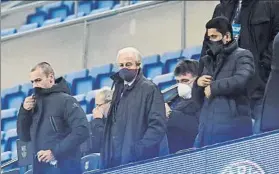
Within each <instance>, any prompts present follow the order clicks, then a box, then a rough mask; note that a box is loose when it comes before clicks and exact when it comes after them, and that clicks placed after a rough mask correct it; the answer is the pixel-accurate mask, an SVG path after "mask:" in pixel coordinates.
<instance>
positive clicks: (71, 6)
mask: <svg viewBox="0 0 279 174" xmlns="http://www.w3.org/2000/svg"><path fill="white" fill-rule="evenodd" d="M63 4H64V5H66V6H67V7H68V9H69V12H70V14H73V13H74V9H75V3H74V1H63Z"/></svg>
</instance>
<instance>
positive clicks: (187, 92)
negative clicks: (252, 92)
mask: <svg viewBox="0 0 279 174" xmlns="http://www.w3.org/2000/svg"><path fill="white" fill-rule="evenodd" d="M177 90H178V95H179V97H182V98H184V99H189V98H191V97H192V94H191V93H192V88H191V87H190V86H189V85H187V84H184V83H178V86H177Z"/></svg>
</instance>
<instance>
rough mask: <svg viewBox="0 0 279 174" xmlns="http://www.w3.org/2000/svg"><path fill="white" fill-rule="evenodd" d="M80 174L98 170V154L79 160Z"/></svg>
mask: <svg viewBox="0 0 279 174" xmlns="http://www.w3.org/2000/svg"><path fill="white" fill-rule="evenodd" d="M81 167H82V172H86V171H90V170H95V169H99V168H100V154H99V153H93V154H90V155H86V156H84V157H82V158H81Z"/></svg>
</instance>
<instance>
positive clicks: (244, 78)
mask: <svg viewBox="0 0 279 174" xmlns="http://www.w3.org/2000/svg"><path fill="white" fill-rule="evenodd" d="M200 61H202V63H201V65H203V66H204V67H203V68H200V69H201V70H202V71H201V73H200V74H199V76H202V75H211V76H212V77H213V81H212V83H211V85H210V88H211V96H210V97H209V99H208V98H206V97H205V96H204V88H202V87H199V86H197V81H195V83H194V87H193V97H194V99H196V100H197V101H200V102H201V103H200V104H201V106H202V109H201V114H200V120H199V121H200V123H199V133H198V136H197V138H196V142H195V147H201V146H206V145H210V144H214V143H219V142H224V141H228V140H232V139H236V138H240V137H244V136H249V135H251V134H252V120H251V117H250V108H249V103H248V97H247V91H246V85H247V82H248V80H249V79H250V78H251V77H252V76H253V74H254V62H253V56H252V54H251V52H250V51H248V50H245V49H241V48H239V47H238V45H237V42H235V41H234V42H232V43H230V44H229V45H228V46H226V47H225V48H224V51H223V52H222V53H220V54H219V55H218V56H217V58H216V59H215V61H214V57H213V56H212V55H211V54H210V51H208V52H207V55H206V56H204V57H203V58H202V59H201V60H200ZM197 79H198V78H197Z"/></svg>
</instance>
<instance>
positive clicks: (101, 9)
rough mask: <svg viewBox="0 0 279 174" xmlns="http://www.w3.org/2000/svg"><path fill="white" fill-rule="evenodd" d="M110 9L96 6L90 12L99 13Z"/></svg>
mask: <svg viewBox="0 0 279 174" xmlns="http://www.w3.org/2000/svg"><path fill="white" fill-rule="evenodd" d="M110 9H111V8H110V7H103V8H98V9H94V10H92V11H91V13H90V14H99V13H102V12H105V11H108V10H110Z"/></svg>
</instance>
